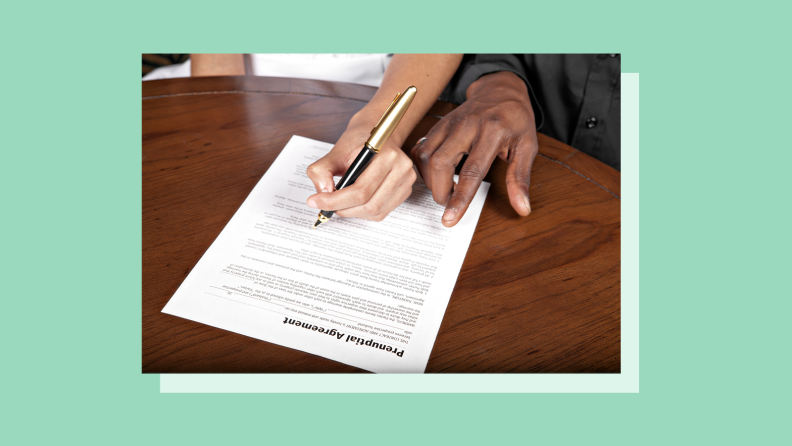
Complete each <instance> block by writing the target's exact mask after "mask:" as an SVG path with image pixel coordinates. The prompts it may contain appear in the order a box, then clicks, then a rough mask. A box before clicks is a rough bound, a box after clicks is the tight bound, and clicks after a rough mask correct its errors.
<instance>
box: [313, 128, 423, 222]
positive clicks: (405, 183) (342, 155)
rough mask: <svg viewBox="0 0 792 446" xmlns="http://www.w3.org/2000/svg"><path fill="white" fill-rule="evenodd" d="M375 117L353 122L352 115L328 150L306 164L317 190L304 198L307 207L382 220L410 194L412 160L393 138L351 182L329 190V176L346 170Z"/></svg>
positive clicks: (331, 179) (363, 141) (414, 177)
mask: <svg viewBox="0 0 792 446" xmlns="http://www.w3.org/2000/svg"><path fill="white" fill-rule="evenodd" d="M378 118H379V117H378V116H377V117H376V118H375V119H374V121H373V122H370V123H369V122H368V121H369V120H370V119H368V120H366V119H362V120H361V119H358V120H357V122H355V121H356V120H355V118H353V122H355V123H353V122H351V123H350V126H349V127H347V130H346V131H345V132H344V134H343V135H341V138H339V140H338V142H337V143H336V145H335V146H334V147H333V149H332V150H331V151H330V153H328V154H327V155H325V156H324V157H322V158H321V159H319V160H318V161H316V162H315V163H313V164H311V165H310V166H308V172H307V173H308V178H310V179H311V181H313V183H314V187H316V191H317V192H319V193H317V194H315V195H311V196H310V197H308V206H310V207H312V208H316V209H321V210H326V211H336V215H339V216H341V217H358V218H362V219H365V220H374V221H382V220H384V219H385V217H386V216H387V215H388V214H389V213H390V212H391V211H392V210H394V209H396V207H398V206H399V205H400V204H402V202H403V201H404V200H406V199H407V198H408V197H409V196H410V194H412V185H413V183H414V182H415V179H416V178H417V174H416V173H415V170H414V169H413V163H412V161H411V160H410V158H409V157H408V156H407V155H406V154H405V153H404V152H403V151H402V150H401V148H399V146H398V145H397V144H396V143H395V142H394V141H393V139H394V138H393V137H391V139H389V140H388V142H387V143H385V146H383V147H382V149H381V150H380V152H379V153H378V154H377V155H376V156H375V157H374V159H373V160H372V161H371V164H369V165H368V167H366V170H365V171H364V172H363V173H362V174H361V175H360V177H359V178H358V179H357V181H355V183H354V184H353V185H351V186H348V187H345V188H343V189H341V190H339V191H335V192H334V191H333V190H334V188H335V186H334V183H333V175H336V176H341V175H343V174H344V172H346V171H347V169H349V166H350V165H351V164H352V161H354V160H355V157H356V156H357V155H358V153H360V149H362V148H363V144H364V143H365V141H366V140H367V139H368V137H369V135H370V134H371V129H372V128H373V127H374V124H376V122H377V119H378Z"/></svg>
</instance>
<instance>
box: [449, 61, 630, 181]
mask: <svg viewBox="0 0 792 446" xmlns="http://www.w3.org/2000/svg"><path fill="white" fill-rule="evenodd" d="M498 71H511V72H512V73H514V74H516V75H518V76H520V78H522V80H523V81H525V83H526V84H527V85H528V94H529V95H530V96H531V105H532V106H533V110H534V115H535V116H536V129H537V130H538V131H541V132H542V133H544V134H545V135H548V136H551V137H553V138H555V139H558V140H559V141H561V142H564V143H566V144H569V145H570V146H572V147H574V148H576V149H578V150H580V151H581V152H584V153H587V154H589V155H591V156H593V157H594V158H597V159H599V160H600V161H602V162H604V163H606V164H608V165H610V166H611V167H614V168H615V169H617V170H621V135H620V131H621V58H620V57H619V55H618V54H466V55H465V56H464V58H463V59H462V63H461V64H460V66H459V69H458V70H457V72H456V73H455V74H454V77H453V78H452V79H451V82H449V84H448V86H447V87H446V89H445V91H444V92H443V94H442V96H441V97H440V99H442V100H445V101H448V102H453V103H455V104H461V103H462V102H464V101H465V99H466V98H465V92H466V91H467V88H468V87H469V86H470V84H472V83H473V82H474V81H476V80H477V79H478V78H480V77H481V76H484V75H485V74H490V73H495V72H498Z"/></svg>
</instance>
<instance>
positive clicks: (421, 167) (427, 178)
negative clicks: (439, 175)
mask: <svg viewBox="0 0 792 446" xmlns="http://www.w3.org/2000/svg"><path fill="white" fill-rule="evenodd" d="M450 128H451V126H450V124H449V120H448V119H446V118H443V119H441V120H440V122H438V123H437V124H435V125H434V127H432V129H431V130H429V133H428V134H427V135H426V137H424V138H421V139H422V140H423V141H422V142H421V141H419V142H418V144H416V145H415V147H413V148H412V150H411V151H410V157H411V158H412V160H413V162H414V163H415V166H416V167H418V171H419V172H420V173H421V177H422V178H423V180H424V183H426V187H428V188H430V189H431V188H432V177H431V175H430V172H431V171H430V168H429V166H430V162H431V159H432V155H433V154H434V152H435V151H436V150H437V149H438V148H439V147H440V145H442V144H443V141H445V139H446V137H447V136H448V132H449V130H450Z"/></svg>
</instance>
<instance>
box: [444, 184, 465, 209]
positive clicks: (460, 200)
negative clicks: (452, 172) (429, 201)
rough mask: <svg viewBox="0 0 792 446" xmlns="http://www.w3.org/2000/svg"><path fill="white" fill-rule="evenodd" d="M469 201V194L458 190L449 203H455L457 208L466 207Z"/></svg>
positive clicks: (453, 193)
mask: <svg viewBox="0 0 792 446" xmlns="http://www.w3.org/2000/svg"><path fill="white" fill-rule="evenodd" d="M468 201H469V200H468V197H467V194H465V193H464V192H462V191H460V190H459V189H458V188H457V189H456V190H454V192H452V193H451V198H449V199H448V202H449V203H455V206H460V205H466V204H467V202H468Z"/></svg>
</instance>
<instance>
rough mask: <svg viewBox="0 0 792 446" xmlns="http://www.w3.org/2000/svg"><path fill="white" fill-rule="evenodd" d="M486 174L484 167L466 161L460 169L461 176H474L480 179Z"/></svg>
mask: <svg viewBox="0 0 792 446" xmlns="http://www.w3.org/2000/svg"><path fill="white" fill-rule="evenodd" d="M482 176H484V173H483V171H482V169H481V168H480V167H479V166H478V165H477V164H474V163H465V165H464V166H463V167H462V169H460V171H459V178H473V179H478V178H481V177H482Z"/></svg>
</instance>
